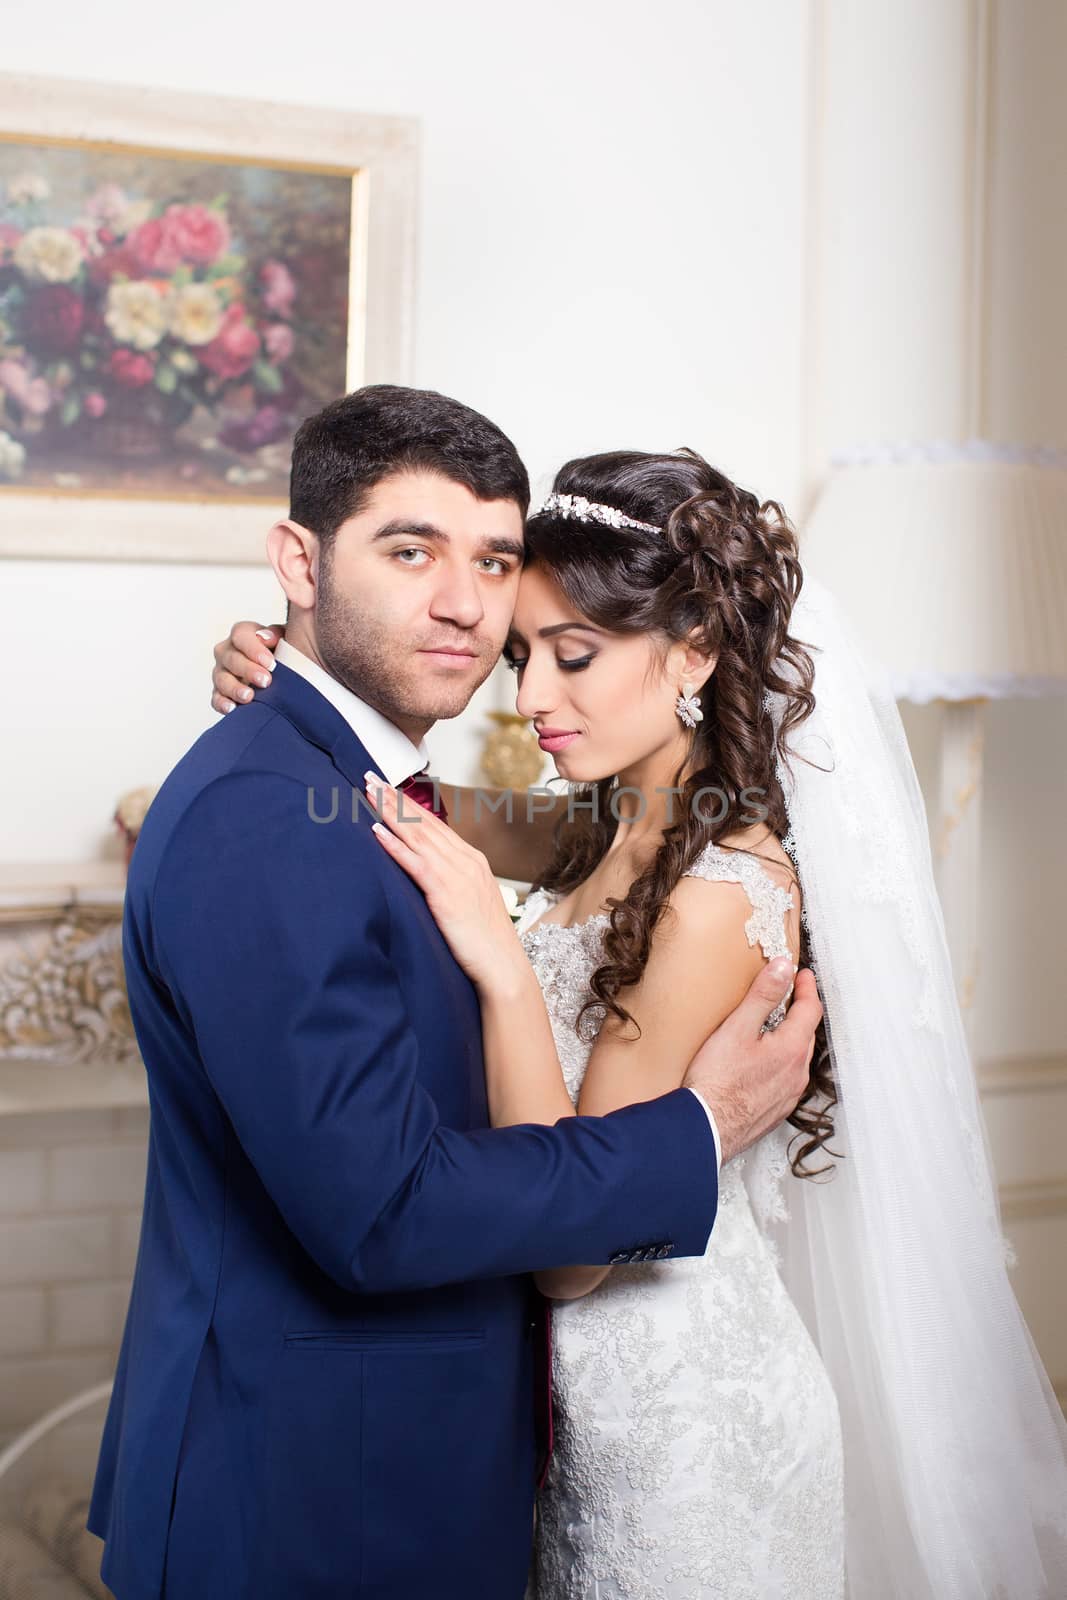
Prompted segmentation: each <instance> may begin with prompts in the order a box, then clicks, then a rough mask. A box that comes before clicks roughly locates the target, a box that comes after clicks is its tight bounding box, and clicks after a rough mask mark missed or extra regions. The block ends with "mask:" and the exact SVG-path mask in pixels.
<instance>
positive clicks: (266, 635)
mask: <svg viewBox="0 0 1067 1600" xmlns="http://www.w3.org/2000/svg"><path fill="white" fill-rule="evenodd" d="M256 638H257V639H266V641H267V643H268V644H273V643H274V633H273V631H272V630H271V629H270V628H257V629H256Z"/></svg>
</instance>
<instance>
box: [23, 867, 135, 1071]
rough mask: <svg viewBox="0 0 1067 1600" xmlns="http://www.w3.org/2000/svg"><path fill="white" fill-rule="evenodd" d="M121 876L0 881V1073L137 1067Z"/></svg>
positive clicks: (91, 872) (45, 873)
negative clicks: (89, 1065) (94, 1065)
mask: <svg viewBox="0 0 1067 1600" xmlns="http://www.w3.org/2000/svg"><path fill="white" fill-rule="evenodd" d="M118 874H120V869H119V868H118V867H114V868H111V867H110V866H109V867H107V868H105V870H103V871H101V870H100V867H99V866H97V867H95V868H94V869H86V870H85V872H84V874H83V875H82V881H81V882H79V875H78V871H77V869H69V870H68V871H67V872H65V873H63V872H61V871H60V870H59V869H51V870H42V871H41V874H40V876H39V877H37V878H35V877H34V875H33V874H32V873H26V874H23V875H20V876H21V878H22V881H17V880H16V881H12V879H11V874H5V875H3V881H0V888H2V890H3V892H2V894H0V1065H11V1064H14V1063H27V1062H32V1063H35V1064H40V1065H42V1066H43V1065H76V1064H78V1063H83V1062H106V1063H108V1064H109V1065H114V1066H120V1065H124V1064H126V1063H132V1062H135V1061H136V1060H137V1059H138V1055H137V1044H136V1040H135V1038H134V1033H133V1025H132V1022H131V1020H130V1012H129V1006H128V1004H127V1000H126V988H125V980H124V975H123V969H122V886H121V876H120V875H118Z"/></svg>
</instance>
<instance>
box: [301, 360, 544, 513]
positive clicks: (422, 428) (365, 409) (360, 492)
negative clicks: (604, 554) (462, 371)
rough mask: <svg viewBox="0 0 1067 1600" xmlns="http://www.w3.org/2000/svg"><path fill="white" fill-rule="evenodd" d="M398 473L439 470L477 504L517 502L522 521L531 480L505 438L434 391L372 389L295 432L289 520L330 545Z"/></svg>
mask: <svg viewBox="0 0 1067 1600" xmlns="http://www.w3.org/2000/svg"><path fill="white" fill-rule="evenodd" d="M394 472H436V473H439V474H440V476H441V477H442V478H450V479H451V480H452V482H453V483H461V484H462V485H463V486H464V488H466V489H469V490H470V492H471V493H472V494H473V495H475V496H476V497H477V499H479V500H514V501H515V503H516V504H517V505H518V507H519V509H520V511H521V512H522V514H523V516H524V517H525V515H526V512H527V510H528V509H529V504H530V480H529V477H528V476H527V473H526V468H525V467H524V466H523V464H522V461H521V459H520V457H519V452H518V451H517V450H516V448H515V446H514V445H513V444H512V442H511V440H510V439H509V438H508V437H507V435H506V434H505V433H502V432H501V430H500V429H499V428H498V427H497V425H496V423H495V422H490V421H489V418H488V417H483V416H482V415H481V414H480V413H479V412H477V411H472V410H471V408H470V406H465V405H462V404H461V403H460V401H458V400H450V399H449V398H448V396H447V395H443V394H437V393H436V392H435V391H434V390H433V389H404V388H401V387H400V385H398V384H393V383H377V384H370V385H368V386H367V387H366V388H364V389H356V390H354V391H353V392H352V394H346V395H344V396H343V397H342V398H341V399H340V400H334V401H333V403H332V404H331V405H328V406H326V407H325V408H324V409H323V410H322V411H319V412H317V413H316V415H315V416H313V417H308V419H307V421H306V422H302V423H301V424H300V427H299V428H298V429H297V432H296V438H295V439H294V441H293V460H292V468H291V471H290V475H289V515H290V516H291V517H292V519H293V521H294V522H299V523H300V525H301V526H302V527H304V528H309V529H310V530H311V532H312V533H317V534H318V536H319V538H320V539H321V540H322V541H323V542H324V543H328V542H329V541H330V540H332V539H333V537H334V535H335V534H336V532H337V530H338V528H339V527H340V526H341V524H342V523H344V522H347V521H348V519H349V517H354V516H356V515H357V514H358V513H359V512H360V511H361V510H362V509H363V507H364V505H365V504H366V502H367V500H368V498H369V496H370V493H371V490H372V489H373V488H374V486H375V484H376V483H380V482H381V480H382V479H383V478H388V477H390V476H391V475H392V474H393V473H394Z"/></svg>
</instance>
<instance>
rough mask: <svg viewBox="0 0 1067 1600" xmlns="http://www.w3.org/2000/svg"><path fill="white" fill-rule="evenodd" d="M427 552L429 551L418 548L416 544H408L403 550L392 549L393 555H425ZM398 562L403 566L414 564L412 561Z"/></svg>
mask: <svg viewBox="0 0 1067 1600" xmlns="http://www.w3.org/2000/svg"><path fill="white" fill-rule="evenodd" d="M429 553H430V552H429V551H428V550H422V549H420V548H419V546H418V545H410V546H408V548H407V549H405V550H394V551H393V555H394V556H426V555H429ZM400 564H401V566H403V567H413V566H414V565H415V563H414V562H413V561H402V562H401V563H400Z"/></svg>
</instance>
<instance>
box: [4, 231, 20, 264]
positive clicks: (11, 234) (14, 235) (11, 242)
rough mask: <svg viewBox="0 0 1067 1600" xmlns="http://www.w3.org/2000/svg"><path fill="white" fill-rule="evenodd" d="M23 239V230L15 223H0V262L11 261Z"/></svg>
mask: <svg viewBox="0 0 1067 1600" xmlns="http://www.w3.org/2000/svg"><path fill="white" fill-rule="evenodd" d="M21 238H22V229H21V228H16V227H15V224H14V223H13V222H0V262H3V261H10V260H11V257H12V256H13V255H14V254H15V246H16V245H17V244H18V242H19V240H20V239H21Z"/></svg>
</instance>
